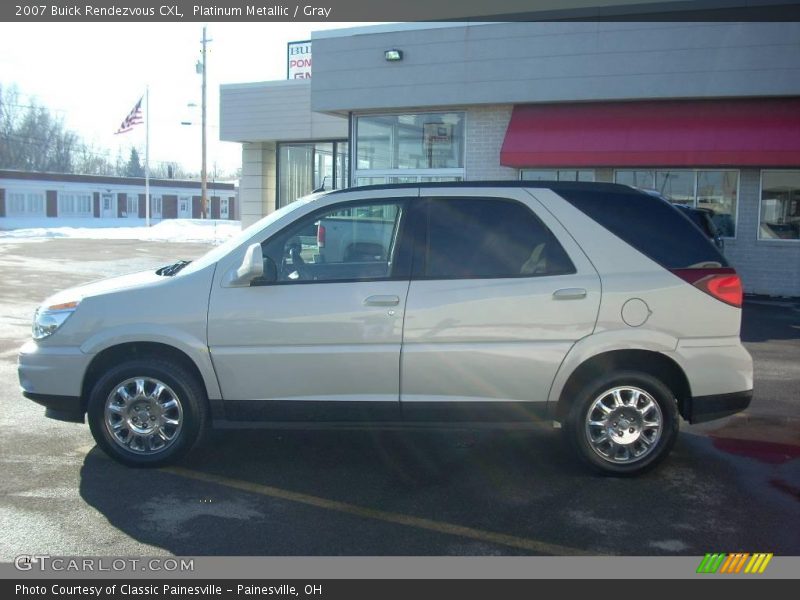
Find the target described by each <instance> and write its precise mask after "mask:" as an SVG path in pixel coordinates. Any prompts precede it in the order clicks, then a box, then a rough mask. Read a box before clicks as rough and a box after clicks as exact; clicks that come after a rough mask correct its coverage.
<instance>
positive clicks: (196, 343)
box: [80, 323, 222, 400]
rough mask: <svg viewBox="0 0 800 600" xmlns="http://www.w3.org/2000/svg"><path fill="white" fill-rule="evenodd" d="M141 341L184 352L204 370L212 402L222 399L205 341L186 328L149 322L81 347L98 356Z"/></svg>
mask: <svg viewBox="0 0 800 600" xmlns="http://www.w3.org/2000/svg"><path fill="white" fill-rule="evenodd" d="M137 342H138V343H142V342H153V343H157V344H164V345H165V346H171V347H173V348H176V349H177V350H180V351H181V352H183V353H184V354H186V356H188V357H189V358H190V359H191V360H192V361H193V362H194V364H195V365H196V366H197V368H198V370H199V371H200V374H201V376H202V377H203V382H204V383H205V387H206V390H207V392H208V398H209V400H218V399H220V398H221V397H222V395H221V392H220V388H219V382H218V381H217V376H216V374H215V372H214V366H213V364H212V362H211V355H210V353H209V351H208V346H206V344H205V340H203V339H200V338H198V337H195V336H193V335H191V334H190V333H189V332H187V331H185V330H183V329H179V328H177V327H170V326H165V325H162V324H158V325H155V324H148V323H143V324H126V325H122V326H118V327H110V328H107V329H103V330H101V331H99V332H97V333H96V334H94V335H92V336H91V337H89V338H88V339H87V340H86V341H85V342H84V343H83V344H81V346H80V349H81V352H83V353H85V354H93V355H96V354H98V353H100V352H102V351H103V350H107V349H108V348H111V347H113V346H120V345H122V344H128V343H137Z"/></svg>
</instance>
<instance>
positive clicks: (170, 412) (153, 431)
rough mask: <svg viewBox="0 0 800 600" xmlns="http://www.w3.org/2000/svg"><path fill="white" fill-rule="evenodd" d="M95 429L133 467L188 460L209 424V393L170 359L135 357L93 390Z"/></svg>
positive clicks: (91, 409) (91, 412) (100, 442)
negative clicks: (185, 458) (179, 459)
mask: <svg viewBox="0 0 800 600" xmlns="http://www.w3.org/2000/svg"><path fill="white" fill-rule="evenodd" d="M87 412H88V417H89V427H90V428H91V431H92V435H93V436H94V439H95V441H96V442H97V444H98V445H99V446H100V448H102V449H103V450H104V451H105V452H106V454H108V455H109V456H111V457H112V458H114V459H116V460H118V461H119V462H121V463H123V464H126V465H128V466H133V467H158V466H162V465H165V464H168V463H170V462H173V461H175V460H177V459H178V458H180V457H182V456H184V455H185V454H186V453H187V452H188V451H189V450H191V448H192V447H193V446H194V445H195V443H196V442H197V440H198V439H199V437H200V435H201V433H202V432H203V431H204V429H205V427H206V422H207V418H208V417H207V415H208V410H207V401H206V396H205V392H204V390H203V387H202V386H201V385H200V383H199V382H198V381H197V380H196V378H195V377H194V376H193V375H192V374H191V373H189V372H187V371H186V369H185V368H184V367H183V366H181V365H180V364H177V363H174V362H172V361H170V360H162V359H159V360H154V359H133V360H130V361H127V362H124V363H122V364H120V365H117V366H115V367H114V368H112V369H110V370H109V371H108V372H107V373H105V374H104V375H102V376H101V377H100V378H99V379H98V380H97V382H96V383H95V385H94V386H93V388H92V391H91V394H90V397H89V403H88V406H87Z"/></svg>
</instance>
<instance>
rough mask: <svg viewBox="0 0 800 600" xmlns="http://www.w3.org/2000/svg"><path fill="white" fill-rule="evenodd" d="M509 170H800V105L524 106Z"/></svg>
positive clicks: (507, 143)
mask: <svg viewBox="0 0 800 600" xmlns="http://www.w3.org/2000/svg"><path fill="white" fill-rule="evenodd" d="M500 164H501V165H505V166H507V167H628V166H649V167H717V166H765V167H766V166H770V167H788V166H791V167H797V166H800V98H759V99H747V100H744V99H737V100H675V101H672V100H670V101H646V102H592V103H584V104H524V105H518V106H515V107H514V112H513V114H512V116H511V122H510V123H509V124H508V130H507V131H506V137H505V140H504V141H503V148H502V150H501V151H500Z"/></svg>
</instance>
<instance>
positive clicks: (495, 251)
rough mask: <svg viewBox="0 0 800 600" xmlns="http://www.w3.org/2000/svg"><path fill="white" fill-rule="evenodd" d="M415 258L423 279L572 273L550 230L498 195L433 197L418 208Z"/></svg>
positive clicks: (514, 202)
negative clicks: (418, 237)
mask: <svg viewBox="0 0 800 600" xmlns="http://www.w3.org/2000/svg"><path fill="white" fill-rule="evenodd" d="M422 211H423V215H422V219H421V220H422V221H423V222H424V224H425V225H424V227H423V229H424V232H423V236H422V237H423V238H424V239H423V240H421V242H422V243H421V244H420V246H421V247H420V249H419V250H418V252H417V253H416V255H415V258H414V271H415V276H416V277H417V278H422V279H492V278H508V277H537V276H545V275H563V274H568V273H574V272H575V267H574V266H573V264H572V261H571V260H570V259H569V257H568V256H567V253H566V252H565V251H564V249H563V248H562V247H561V244H560V243H559V242H558V240H557V239H556V238H555V236H554V235H553V234H552V232H551V231H550V230H549V229H548V228H547V227H546V226H545V225H544V224H543V223H542V222H541V221H540V220H539V218H538V217H536V215H535V214H534V213H533V212H532V211H531V210H530V209H529V208H528V207H526V206H525V205H523V204H521V203H519V202H516V201H512V200H505V199H497V198H435V199H430V200H427V201H426V202H425V204H424V206H423V207H422Z"/></svg>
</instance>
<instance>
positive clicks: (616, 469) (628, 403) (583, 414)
mask: <svg viewBox="0 0 800 600" xmlns="http://www.w3.org/2000/svg"><path fill="white" fill-rule="evenodd" d="M619 402H621V404H620V403H619ZM601 405H602V406H601ZM603 407H605V408H603ZM678 421H679V420H678V407H677V402H676V401H675V396H674V394H673V393H672V392H671V391H670V389H669V388H668V387H667V386H666V385H664V383H663V382H661V381H660V380H659V379H657V378H655V377H653V376H652V375H649V374H647V373H642V372H639V371H624V370H620V371H612V372H611V373H608V374H606V375H603V376H602V377H600V378H597V379H595V380H593V381H592V382H590V383H588V384H587V385H586V386H584V387H583V388H582V389H581V391H580V392H579V393H578V395H577V396H576V398H575V401H574V402H573V404H572V407H571V408H570V412H569V416H568V417H567V421H566V423H565V428H564V433H565V435H566V436H567V441H568V443H569V445H570V447H571V448H572V449H573V450H574V452H575V453H576V454H577V455H578V457H579V458H580V459H581V460H582V461H583V462H584V463H585V464H586V465H588V466H589V467H590V468H592V469H593V470H595V471H598V472H600V473H602V474H605V475H617V476H632V475H639V474H641V473H644V472H645V471H647V470H649V469H651V468H653V467H655V466H656V465H657V464H658V463H659V462H661V461H662V460H663V459H664V458H665V457H666V456H667V455H668V454H669V452H670V451H671V450H672V447H673V445H674V444H675V440H676V439H677V437H678V426H679V422H678ZM656 425H658V426H656Z"/></svg>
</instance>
